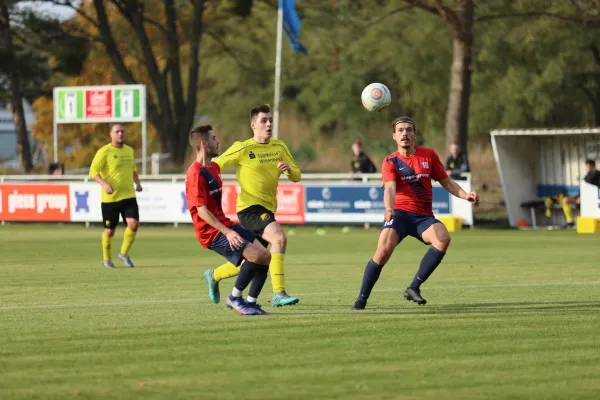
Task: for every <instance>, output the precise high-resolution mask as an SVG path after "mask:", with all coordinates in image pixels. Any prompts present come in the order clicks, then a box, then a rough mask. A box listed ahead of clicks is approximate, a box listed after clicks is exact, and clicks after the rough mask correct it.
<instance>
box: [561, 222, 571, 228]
mask: <svg viewBox="0 0 600 400" xmlns="http://www.w3.org/2000/svg"><path fill="white" fill-rule="evenodd" d="M574 227H575V222H565V223H564V224H561V225H560V229H567V228H574Z"/></svg>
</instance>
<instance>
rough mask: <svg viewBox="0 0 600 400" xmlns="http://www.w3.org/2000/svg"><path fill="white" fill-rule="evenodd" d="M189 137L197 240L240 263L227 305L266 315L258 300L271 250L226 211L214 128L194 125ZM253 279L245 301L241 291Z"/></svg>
mask: <svg viewBox="0 0 600 400" xmlns="http://www.w3.org/2000/svg"><path fill="white" fill-rule="evenodd" d="M189 136H190V145H191V146H192V147H193V148H194V150H195V151H196V160H195V161H194V162H193V163H192V165H190V167H189V168H188V170H187V173H186V175H185V195H186V200H187V206H188V210H189V212H190V215H191V217H192V222H193V224H194V229H195V231H196V236H197V238H198V241H199V242H200V243H201V244H202V246H203V247H204V248H207V249H210V250H213V251H215V252H217V253H219V254H221V255H222V256H223V257H225V258H226V259H227V261H229V262H231V263H232V264H233V265H236V266H240V264H241V266H240V273H239V274H238V277H237V280H236V281H235V285H234V287H233V290H232V292H231V295H230V296H229V297H228V298H227V306H228V307H229V308H232V309H235V310H237V311H238V312H239V313H240V314H241V315H265V314H267V313H266V312H265V311H264V310H263V309H262V308H261V307H260V305H259V304H257V302H256V300H257V298H258V295H259V294H260V291H261V290H262V287H263V285H264V284H265V281H266V280H267V275H268V271H269V263H270V262H271V253H269V251H268V250H267V249H265V248H264V247H263V246H262V245H261V244H260V243H259V242H258V241H257V240H256V235H255V234H254V233H252V232H250V231H248V230H246V229H244V228H242V227H241V226H240V225H239V224H234V223H233V222H232V221H231V220H230V219H229V218H227V217H226V216H225V214H224V213H223V208H222V207H221V194H222V188H223V182H221V169H220V168H219V165H218V164H216V163H214V162H212V161H211V160H212V158H214V157H216V156H218V155H219V141H218V140H217V137H216V135H215V133H214V131H213V129H212V127H211V126H210V125H204V126H199V127H196V128H193V129H192V130H191V131H190V135H189ZM242 262H243V263H242ZM250 282H252V285H251V286H250V290H249V291H248V298H247V301H245V300H244V299H243V297H242V292H243V291H244V289H245V288H246V287H247V286H248V285H249V284H250Z"/></svg>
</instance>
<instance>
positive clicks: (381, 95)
mask: <svg viewBox="0 0 600 400" xmlns="http://www.w3.org/2000/svg"><path fill="white" fill-rule="evenodd" d="M360 99H361V100H362V104H363V106H364V107H365V108H366V109H367V110H368V111H370V112H374V111H381V110H384V109H386V108H388V107H389V105H390V103H391V102H392V94H391V93H390V89H388V88H387V86H385V85H384V84H383V83H371V84H370V85H367V87H366V88H364V89H363V91H362V94H361V95H360Z"/></svg>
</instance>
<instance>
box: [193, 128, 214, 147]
mask: <svg viewBox="0 0 600 400" xmlns="http://www.w3.org/2000/svg"><path fill="white" fill-rule="evenodd" d="M212 130H213V127H212V126H211V125H200V126H197V127H195V128H192V130H191V131H190V135H189V136H190V144H191V145H192V146H194V141H196V140H197V139H200V140H206V139H207V138H208V132H210V131H212Z"/></svg>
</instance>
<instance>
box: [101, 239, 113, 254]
mask: <svg viewBox="0 0 600 400" xmlns="http://www.w3.org/2000/svg"><path fill="white" fill-rule="evenodd" d="M112 240H113V238H112V237H110V236H108V235H107V234H105V233H103V234H102V259H103V260H105V261H107V260H110V259H111V257H110V245H111V243H112Z"/></svg>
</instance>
